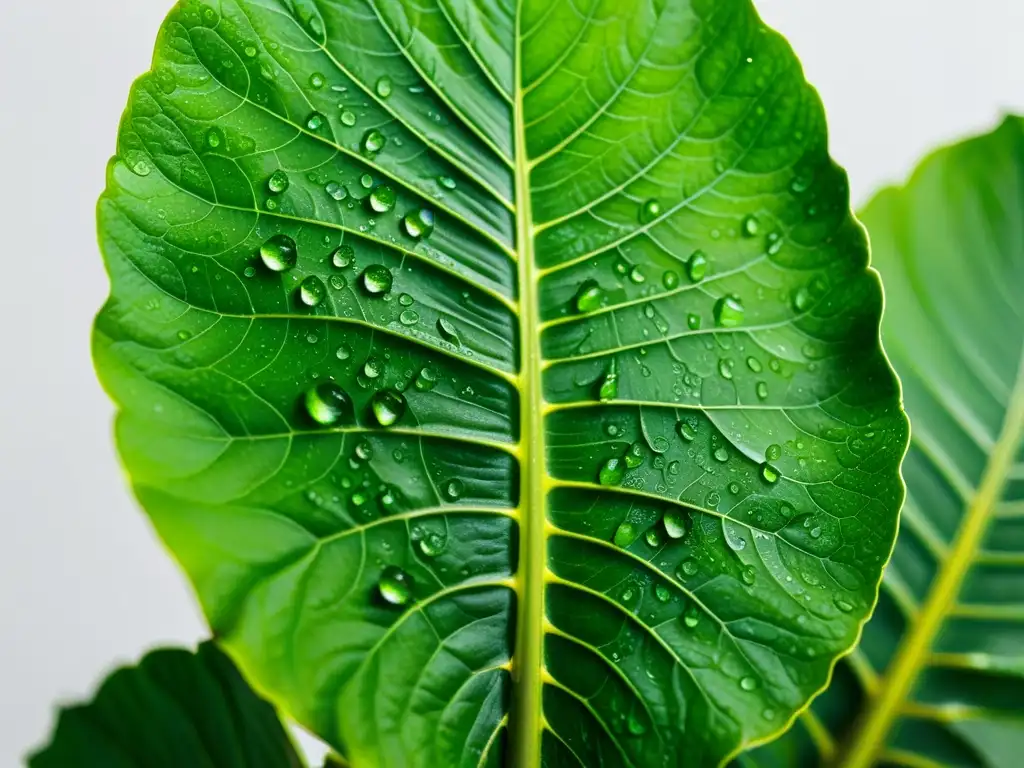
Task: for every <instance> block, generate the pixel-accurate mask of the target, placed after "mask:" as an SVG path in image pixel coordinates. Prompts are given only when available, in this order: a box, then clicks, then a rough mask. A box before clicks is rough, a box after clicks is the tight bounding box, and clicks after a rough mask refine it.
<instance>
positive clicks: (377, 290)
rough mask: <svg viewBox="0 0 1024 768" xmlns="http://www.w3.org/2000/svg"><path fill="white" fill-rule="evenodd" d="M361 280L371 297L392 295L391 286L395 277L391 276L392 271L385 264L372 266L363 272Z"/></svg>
mask: <svg viewBox="0 0 1024 768" xmlns="http://www.w3.org/2000/svg"><path fill="white" fill-rule="evenodd" d="M360 279H361V280H362V284H363V290H364V291H366V292H367V293H368V294H370V295H371V296H384V295H385V294H387V293H390V292H391V286H392V285H393V284H394V276H393V275H392V274H391V270H390V269H388V268H387V267H385V266H384V265H383V264H371V265H370V266H368V267H367V268H366V269H364V270H363V274H362V276H361V278H360Z"/></svg>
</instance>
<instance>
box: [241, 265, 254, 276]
mask: <svg viewBox="0 0 1024 768" xmlns="http://www.w3.org/2000/svg"><path fill="white" fill-rule="evenodd" d="M242 274H243V275H245V276H246V277H255V275H256V268H255V267H252V266H249V267H246V268H245V269H243V270H242Z"/></svg>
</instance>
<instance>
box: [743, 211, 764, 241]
mask: <svg viewBox="0 0 1024 768" xmlns="http://www.w3.org/2000/svg"><path fill="white" fill-rule="evenodd" d="M760 229H761V222H759V221H758V220H757V216H747V217H746V218H745V219H743V223H742V224H741V225H740V231H741V232H742V233H743V236H744V237H755V236H756V235H757V233H758V231H760Z"/></svg>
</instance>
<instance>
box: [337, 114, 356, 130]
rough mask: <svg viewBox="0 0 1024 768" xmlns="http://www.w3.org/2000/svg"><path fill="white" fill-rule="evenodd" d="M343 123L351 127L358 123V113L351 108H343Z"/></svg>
mask: <svg viewBox="0 0 1024 768" xmlns="http://www.w3.org/2000/svg"><path fill="white" fill-rule="evenodd" d="M341 124H342V125H345V126H348V127H349V128H351V127H352V126H353V125H355V124H356V113H355V112H353V111H352V110H350V109H345V110H342V113H341Z"/></svg>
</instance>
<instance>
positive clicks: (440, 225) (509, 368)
mask: <svg viewBox="0 0 1024 768" xmlns="http://www.w3.org/2000/svg"><path fill="white" fill-rule="evenodd" d="M371 190H372V191H371ZM423 211H426V212H427V213H424V212H423ZM99 219H100V233H101V242H102V247H103V250H104V254H105V256H106V261H107V266H108V269H109V272H110V275H111V280H112V283H113V293H112V296H111V299H110V301H109V303H108V304H107V306H106V308H105V309H104V310H103V312H102V314H101V315H100V317H99V319H98V321H97V325H96V336H95V356H96V361H97V366H98V368H99V371H100V375H101V377H102V379H103V381H104V384H105V386H106V387H107V389H108V390H109V392H110V393H111V395H112V396H113V397H114V399H115V400H116V401H117V403H118V405H119V408H120V414H119V417H118V423H117V438H118V443H119V446H120V450H121V454H122V456H123V458H124V461H125V463H126V465H127V467H128V470H129V472H130V474H131V478H132V481H133V483H134V487H135V490H136V493H137V495H138V497H139V499H140V500H141V502H142V504H143V506H144V507H145V508H146V510H147V512H148V513H149V515H150V516H151V518H152V519H153V521H154V523H155V524H156V527H157V529H158V530H159V532H160V534H161V536H162V537H163V538H164V540H165V541H166V542H167V543H168V545H169V546H170V548H171V549H172V550H173V552H174V554H175V555H176V556H177V558H178V559H179V561H180V562H181V563H182V565H183V566H184V568H185V570H186V571H187V572H188V574H189V576H190V577H191V579H192V581H193V583H194V584H195V586H196V589H197V591H198V594H199V597H200V600H201V601H202V605H203V608H204V610H205V612H206V615H207V617H208V618H209V621H210V623H211V625H212V627H213V628H214V630H215V631H216V633H217V635H218V637H219V638H222V639H223V641H224V643H225V644H226V647H227V648H228V649H229V650H230V651H231V652H232V654H233V655H234V657H235V658H237V659H238V660H239V662H240V663H241V665H242V667H243V669H244V670H245V672H246V673H247V674H249V675H250V676H251V677H252V678H253V679H254V680H256V681H258V684H259V686H260V689H261V690H266V691H269V692H270V693H272V694H273V695H274V696H275V697H276V698H277V699H278V700H279V701H281V702H282V703H283V704H284V705H285V706H286V707H287V708H288V710H289V712H291V713H293V714H294V715H295V716H296V717H297V718H298V719H299V720H300V721H301V722H303V723H304V724H306V725H307V726H308V727H310V728H311V729H312V730H313V731H314V732H316V733H318V734H320V735H321V736H322V737H323V738H324V739H326V740H327V741H328V742H329V743H331V744H332V745H333V746H334V747H335V748H336V749H337V750H338V751H339V752H340V753H342V754H344V755H346V756H347V757H348V758H349V759H350V760H351V761H352V762H353V763H354V764H355V765H356V766H360V767H362V766H402V767H403V768H405V767H409V768H414V767H415V766H474V765H489V766H490V765H499V764H502V763H504V764H511V765H518V766H535V765H539V764H541V763H543V764H544V765H549V766H562V765H566V766H569V765H577V764H580V765H585V766H593V765H607V766H615V765H632V766H655V765H657V766H661V765H693V766H704V765H714V764H716V763H719V762H720V761H722V760H723V759H724V758H725V757H726V756H727V755H729V754H730V753H732V752H734V751H736V750H738V749H740V748H742V747H743V746H745V745H749V744H751V743H753V742H756V741H759V740H764V739H768V738H770V737H771V736H773V735H774V734H776V733H777V732H779V730H780V729H781V728H783V727H784V726H785V725H786V724H787V722H788V720H789V718H790V716H791V715H792V714H793V713H794V712H795V711H796V710H797V709H798V708H800V707H801V706H803V705H804V704H805V703H806V701H807V700H808V699H809V698H810V696H811V695H812V694H813V693H815V692H816V691H818V690H819V689H821V688H822V687H823V686H824V685H825V683H826V681H827V679H828V676H829V671H830V669H831V666H832V664H833V661H834V659H835V658H836V657H837V656H838V655H839V654H840V653H842V652H843V651H845V650H847V649H849V648H850V647H851V646H852V645H853V643H854V641H855V639H856V637H857V635H858V632H859V629H860V625H861V623H862V622H863V620H864V619H865V617H866V616H867V615H868V612H869V611H870V609H871V606H872V605H873V603H874V601H875V598H876V590H877V584H878V580H879V579H880V575H881V569H882V566H883V565H884V563H885V561H886V559H887V558H888V555H889V552H890V548H891V546H892V541H893V537H894V534H895V526H896V513H897V510H898V508H899V506H900V503H901V501H902V495H903V491H902V485H901V482H900V479H899V474H898V465H899V461H900V458H901V456H902V453H903V450H904V445H905V438H906V423H905V419H904V416H903V414H902V412H901V410H900V406H899V402H898V391H897V386H896V383H895V380H894V377H893V375H892V374H891V372H890V369H889V367H888V364H887V362H886V360H885V358H884V356H883V354H882V352H881V350H880V345H879V341H878V332H879V331H878V322H879V314H880V311H881V292H880V290H879V285H878V280H877V277H876V276H875V274H874V273H872V272H871V271H869V270H868V269H867V260H868V259H867V247H866V243H865V237H864V234H863V231H862V229H861V227H860V226H859V225H858V224H857V222H856V221H855V220H854V219H853V217H852V215H851V213H850V211H849V202H848V191H847V183H846V178H845V175H844V173H843V172H842V171H841V170H840V169H839V168H837V167H836V166H835V165H834V164H833V163H832V162H831V160H830V159H829V156H828V152H827V146H826V130H825V122H824V116H823V113H822V109H821V106H820V103H819V101H818V98H817V96H816V94H815V93H814V91H813V90H812V89H811V88H810V87H809V86H808V85H807V84H806V83H805V81H804V79H803V75H802V73H801V70H800V67H799V65H798V62H797V60H796V59H795V57H794V56H793V54H792V53H791V51H790V50H789V48H788V46H787V45H786V44H785V42H784V41H783V40H782V39H781V38H780V37H779V36H778V35H777V34H775V33H773V32H771V31H770V30H768V29H766V28H765V27H764V26H763V25H762V24H761V22H760V20H759V19H758V17H757V16H756V14H755V12H754V10H753V8H752V6H751V5H750V3H749V2H748V1H747V0H693V1H692V2H691V1H689V0H669V1H668V2H656V3H651V2H647V1H646V0H643V1H640V0H636V1H625V0H584V1H581V2H578V3H576V4H573V3H571V2H565V1H563V2H553V3H552V2H548V1H547V0H543V1H542V0H531V1H530V2H527V3H524V4H523V5H522V6H521V7H513V4H512V3H511V2H510V1H509V0H506V1H505V2H496V1H491V2H486V1H485V0H477V1H476V2H470V0H459V1H457V2H456V1H455V0H441V1H440V2H426V1H424V2H417V1H416V0H405V1H404V2H398V1H397V0H391V1H388V2H385V1H375V0H319V1H317V2H312V1H311V0H248V1H246V2H240V1H232V0H222V1H221V2H213V1H212V0H210V1H209V2H199V0H191V1H189V2H184V3H182V4H180V5H179V6H178V7H177V8H176V9H175V10H174V11H173V12H172V14H171V16H170V17H169V19H168V20H167V22H166V24H165V25H164V27H163V29H162V31H161V34H160V38H159V41H158V44H157V50H156V56H155V59H154V63H153V68H152V71H151V72H150V73H149V74H147V75H144V76H143V77H142V78H141V79H140V80H139V82H138V83H137V84H136V86H135V87H134V89H133V91H132V94H131V99H130V103H129V106H128V111H127V113H126V115H125V117H124V121H123V124H122V128H121V132H120V137H119V145H118V155H117V157H116V158H115V159H114V161H113V162H112V164H111V166H110V169H109V178H108V187H107V191H106V192H105V193H104V195H103V198H102V200H101V202H100V207H99ZM431 220H432V224H433V226H432V227H431ZM285 238H287V239H285ZM293 243H294V247H295V249H297V257H296V256H295V255H294V254H293V252H292V245H293ZM293 258H297V265H296V266H294V267H293V268H290V269H287V270H284V271H277V270H278V269H280V268H282V267H287V266H289V265H290V264H291V263H292V260H293Z"/></svg>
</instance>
